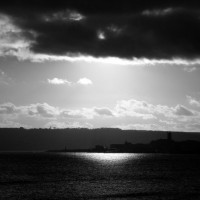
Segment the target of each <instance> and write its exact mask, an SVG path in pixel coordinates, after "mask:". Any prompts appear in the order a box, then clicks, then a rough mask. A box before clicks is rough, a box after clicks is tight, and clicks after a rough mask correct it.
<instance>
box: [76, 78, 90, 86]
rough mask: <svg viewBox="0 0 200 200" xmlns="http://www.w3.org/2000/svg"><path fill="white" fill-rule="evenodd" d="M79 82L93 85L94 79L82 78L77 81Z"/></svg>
mask: <svg viewBox="0 0 200 200" xmlns="http://www.w3.org/2000/svg"><path fill="white" fill-rule="evenodd" d="M77 83H78V84H80V85H92V84H93V83H92V81H91V80H90V79H88V78H81V79H79V80H78V81H77Z"/></svg>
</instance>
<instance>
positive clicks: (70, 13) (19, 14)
mask: <svg viewBox="0 0 200 200" xmlns="http://www.w3.org/2000/svg"><path fill="white" fill-rule="evenodd" d="M199 10H200V3H198V2H197V1H188V2H187V3H186V2H185V1H178V0H173V1H172V0H168V1H156V0H152V1H147V0H140V1H139V0H135V1H122V0H120V1H117V2H116V1H113V0H110V1H106V0H102V1H100V2H96V1H89V0H86V1H84V2H83V1H80V0H73V1H71V0H70V1H56V2H52V3H50V2H49V1H48V2H47V1H46V0H44V1H42V2H39V1H37V0H36V1H30V2H28V3H27V2H25V1H24V2H23V1H14V0H13V1H7V2H6V3H5V2H4V3H1V4H0V13H1V17H0V26H1V31H0V35H1V40H2V41H1V43H2V44H3V45H2V47H1V48H0V52H1V55H17V56H20V55H21V57H24V58H25V57H27V58H29V57H30V55H31V56H33V55H40V56H38V59H39V57H40V59H42V58H43V59H44V58H45V56H46V58H47V57H48V56H49V58H50V57H51V58H53V57H52V56H54V58H55V59H56V57H57V56H61V58H62V56H68V57H79V56H86V57H87V56H92V57H95V58H108V57H115V58H121V59H128V60H131V59H133V58H134V59H144V58H146V59H150V60H152V59H154V60H173V59H186V60H187V59H188V60H191V61H193V62H194V60H198V59H199V54H200V47H199V45H198V44H199V43H200V38H199V35H200V26H199V23H200V19H199ZM3 27H4V29H3ZM33 57H34V56H33ZM36 57H37V56H35V59H36ZM61 58H60V59H61Z"/></svg>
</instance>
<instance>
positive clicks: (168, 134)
mask: <svg viewBox="0 0 200 200" xmlns="http://www.w3.org/2000/svg"><path fill="white" fill-rule="evenodd" d="M167 140H168V142H171V141H172V133H171V132H167Z"/></svg>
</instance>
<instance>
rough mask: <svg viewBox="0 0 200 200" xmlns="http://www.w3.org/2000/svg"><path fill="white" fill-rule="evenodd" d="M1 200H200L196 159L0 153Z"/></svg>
mask: <svg viewBox="0 0 200 200" xmlns="http://www.w3.org/2000/svg"><path fill="white" fill-rule="evenodd" d="M0 199H1V200H4V199H6V200H7V199H8V200H16V199H17V200H24V199H27V200H40V199H45V200H47V199H48V200H51V199H52V200H54V199H55V200H62V199H65V200H78V199H80V200H81V199H109V200H112V199H113V200H117V199H139V200H157V199H158V200H169V199H170V200H172V199H173V200H174V199H177V200H189V199H192V200H193V199H198V200H199V199H200V156H199V155H170V154H169V155H167V154H135V153H48V152H2V153H0Z"/></svg>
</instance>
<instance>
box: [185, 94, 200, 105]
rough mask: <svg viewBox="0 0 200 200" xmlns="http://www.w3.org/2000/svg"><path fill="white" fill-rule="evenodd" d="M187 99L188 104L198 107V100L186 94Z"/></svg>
mask: <svg viewBox="0 0 200 200" xmlns="http://www.w3.org/2000/svg"><path fill="white" fill-rule="evenodd" d="M187 100H188V102H189V104H190V105H193V106H197V107H200V101H197V100H196V99H194V98H193V97H191V96H187Z"/></svg>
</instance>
